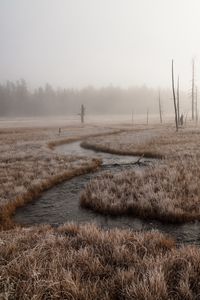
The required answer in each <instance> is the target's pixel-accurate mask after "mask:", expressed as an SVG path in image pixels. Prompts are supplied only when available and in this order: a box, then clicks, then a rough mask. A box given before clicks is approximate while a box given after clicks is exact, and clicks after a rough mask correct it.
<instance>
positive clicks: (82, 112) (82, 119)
mask: <svg viewBox="0 0 200 300" xmlns="http://www.w3.org/2000/svg"><path fill="white" fill-rule="evenodd" d="M80 115H81V123H82V124H83V123H84V118H85V106H84V105H83V104H82V105H81V113H80Z"/></svg>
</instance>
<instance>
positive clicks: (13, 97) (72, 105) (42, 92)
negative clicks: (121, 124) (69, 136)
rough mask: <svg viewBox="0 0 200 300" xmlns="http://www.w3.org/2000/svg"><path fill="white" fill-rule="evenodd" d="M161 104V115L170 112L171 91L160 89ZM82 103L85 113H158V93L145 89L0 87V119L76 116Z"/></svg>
mask: <svg viewBox="0 0 200 300" xmlns="http://www.w3.org/2000/svg"><path fill="white" fill-rule="evenodd" d="M186 98H187V97H185V95H184V94H183V93H182V95H181V99H183V102H182V109H184V106H186V105H184V104H185V103H186ZM188 101H189V100H187V102H188ZM161 103H162V110H163V112H164V113H171V112H172V111H173V103H172V94H171V90H169V89H165V90H161ZM81 104H84V105H85V107H86V110H87V113H88V114H127V113H130V112H131V111H132V110H133V111H134V113H135V114H143V113H146V111H147V109H149V110H150V111H151V113H158V90H156V89H152V88H148V87H146V86H142V87H131V88H127V89H123V88H120V87H114V86H108V87H104V88H99V89H97V88H94V87H92V86H89V87H86V88H83V89H80V90H78V89H61V88H59V89H54V88H52V86H51V85H49V84H46V85H45V86H44V87H39V88H36V89H35V90H33V91H31V90H30V89H28V87H27V84H26V81H25V80H23V79H21V80H18V81H16V82H11V81H7V82H6V83H4V84H0V116H1V117H14V116H16V117H17V116H31V117H34V116H50V115H73V114H74V115H77V114H78V113H79V111H80V106H81Z"/></svg>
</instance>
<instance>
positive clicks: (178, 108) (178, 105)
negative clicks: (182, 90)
mask: <svg viewBox="0 0 200 300" xmlns="http://www.w3.org/2000/svg"><path fill="white" fill-rule="evenodd" d="M177 119H178V124H180V100H179V76H178V80H177Z"/></svg>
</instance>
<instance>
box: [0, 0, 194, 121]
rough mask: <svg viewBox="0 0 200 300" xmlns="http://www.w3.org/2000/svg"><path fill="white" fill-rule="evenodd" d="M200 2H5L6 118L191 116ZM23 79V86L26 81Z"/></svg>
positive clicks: (1, 13) (0, 21)
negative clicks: (176, 93)
mask: <svg viewBox="0 0 200 300" xmlns="http://www.w3.org/2000/svg"><path fill="white" fill-rule="evenodd" d="M199 8H200V4H199V1H197V0H193V1H187V0H182V1H180V0H176V1H172V0H169V1H164V0H151V1H147V0H141V1H136V0H134V1H133V0H126V1H122V0H117V1H116V0H109V1H106V0H102V1H99V0H85V1H80V0H76V1H74V0H73V1H72V0H67V1H66V0H59V1H55V0H42V1H39V0H34V1H33V0H18V1H16V0H13V1H12V0H2V1H1V2H0V44H1V53H0V70H1V72H0V116H1V117H18V116H32V117H34V116H35V117H37V116H52V115H77V114H78V113H79V112H80V106H81V104H83V105H84V106H85V108H86V112H87V114H88V115H90V114H91V115H93V114H102V115H104V114H113V115H114V114H130V113H131V112H132V111H133V112H134V114H136V115H137V114H146V112H147V110H149V113H150V114H158V93H159V90H160V93H161V105H162V111H163V113H165V114H169V113H172V112H173V100H172V91H171V60H172V59H174V62H175V84H177V77H178V76H179V77H180V90H181V91H182V92H181V93H180V110H181V113H184V115H186V114H187V113H188V112H191V103H190V102H191V101H190V96H191V79H192V65H191V62H192V59H193V58H195V85H197V86H198V82H199V75H198V74H199V72H198V69H199V62H198V53H199V52H200V43H199V41H198V38H197V37H198V36H199V34H200V32H199V31H200V29H199V28H200V26H199V15H198V11H199ZM21 78H23V79H21Z"/></svg>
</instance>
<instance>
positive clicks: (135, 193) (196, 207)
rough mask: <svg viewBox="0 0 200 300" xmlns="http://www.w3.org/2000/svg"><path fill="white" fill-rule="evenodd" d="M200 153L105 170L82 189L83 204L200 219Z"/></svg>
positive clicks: (96, 208) (170, 218) (97, 208)
mask: <svg viewBox="0 0 200 300" xmlns="http://www.w3.org/2000/svg"><path fill="white" fill-rule="evenodd" d="M199 162H200V157H199V156H193V157H188V158H187V159H181V157H180V158H179V159H178V161H169V160H168V161H165V162H162V163H160V164H158V163H157V164H156V165H155V166H153V167H150V168H147V169H144V170H143V171H142V172H138V171H134V170H132V171H122V172H119V173H114V174H112V173H105V174H102V175H101V176H98V177H97V178H95V179H93V180H91V182H89V183H88V185H87V186H86V188H85V190H84V191H82V194H81V198H80V203H81V205H82V207H85V208H90V209H92V210H94V211H96V212H100V213H104V214H111V215H123V214H129V215H132V216H139V217H142V218H153V219H159V220H161V221H168V222H185V221H191V220H200V201H199V199H200V185H199V178H200V164H199Z"/></svg>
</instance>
